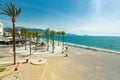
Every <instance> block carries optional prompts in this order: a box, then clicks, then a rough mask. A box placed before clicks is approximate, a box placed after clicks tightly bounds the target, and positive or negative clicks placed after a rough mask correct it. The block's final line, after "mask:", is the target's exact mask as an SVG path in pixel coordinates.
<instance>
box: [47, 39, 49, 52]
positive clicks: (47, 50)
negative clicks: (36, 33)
mask: <svg viewBox="0 0 120 80" xmlns="http://www.w3.org/2000/svg"><path fill="white" fill-rule="evenodd" d="M47 51H49V37H47Z"/></svg>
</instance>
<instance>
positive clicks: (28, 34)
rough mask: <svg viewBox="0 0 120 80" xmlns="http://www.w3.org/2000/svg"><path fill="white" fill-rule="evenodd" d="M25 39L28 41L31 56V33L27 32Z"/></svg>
mask: <svg viewBox="0 0 120 80" xmlns="http://www.w3.org/2000/svg"><path fill="white" fill-rule="evenodd" d="M27 37H28V39H29V45H30V55H31V39H32V33H31V32H27Z"/></svg>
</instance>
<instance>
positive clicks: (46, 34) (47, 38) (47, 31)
mask: <svg viewBox="0 0 120 80" xmlns="http://www.w3.org/2000/svg"><path fill="white" fill-rule="evenodd" d="M49 34H50V29H49V28H47V29H46V30H45V36H46V43H47V51H49Z"/></svg>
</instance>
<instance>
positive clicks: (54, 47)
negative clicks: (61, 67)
mask: <svg viewBox="0 0 120 80" xmlns="http://www.w3.org/2000/svg"><path fill="white" fill-rule="evenodd" d="M54 48H55V45H54V38H53V53H54Z"/></svg>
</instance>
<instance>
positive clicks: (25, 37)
mask: <svg viewBox="0 0 120 80" xmlns="http://www.w3.org/2000/svg"><path fill="white" fill-rule="evenodd" d="M25 50H26V34H25Z"/></svg>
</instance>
